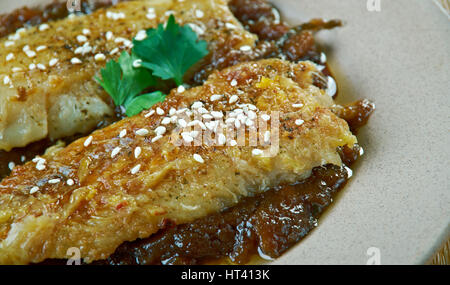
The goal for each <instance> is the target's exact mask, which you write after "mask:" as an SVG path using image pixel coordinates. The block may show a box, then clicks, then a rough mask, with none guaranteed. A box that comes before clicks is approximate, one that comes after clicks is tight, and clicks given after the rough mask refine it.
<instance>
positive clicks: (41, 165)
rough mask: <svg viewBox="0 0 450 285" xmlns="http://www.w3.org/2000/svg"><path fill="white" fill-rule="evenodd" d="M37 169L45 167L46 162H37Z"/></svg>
mask: <svg viewBox="0 0 450 285" xmlns="http://www.w3.org/2000/svg"><path fill="white" fill-rule="evenodd" d="M36 169H37V170H39V171H41V170H44V169H45V164H44V163H38V164H36Z"/></svg>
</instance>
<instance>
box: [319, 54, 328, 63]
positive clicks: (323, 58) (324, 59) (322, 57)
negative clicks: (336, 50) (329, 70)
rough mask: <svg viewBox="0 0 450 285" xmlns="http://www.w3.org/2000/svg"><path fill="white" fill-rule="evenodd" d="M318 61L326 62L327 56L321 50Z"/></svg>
mask: <svg viewBox="0 0 450 285" xmlns="http://www.w3.org/2000/svg"><path fill="white" fill-rule="evenodd" d="M320 62H321V63H325V62H327V56H326V54H324V53H323V52H322V53H321V54H320Z"/></svg>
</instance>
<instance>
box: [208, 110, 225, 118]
mask: <svg viewBox="0 0 450 285" xmlns="http://www.w3.org/2000/svg"><path fill="white" fill-rule="evenodd" d="M211 115H212V116H213V117H214V118H216V119H220V118H223V113H222V112H219V111H211Z"/></svg>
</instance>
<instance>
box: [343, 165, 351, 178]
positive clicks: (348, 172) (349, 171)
mask: <svg viewBox="0 0 450 285" xmlns="http://www.w3.org/2000/svg"><path fill="white" fill-rule="evenodd" d="M344 168H345V170H347V178H350V177H352V176H353V171H352V170H351V169H350V168H348V167H347V166H344Z"/></svg>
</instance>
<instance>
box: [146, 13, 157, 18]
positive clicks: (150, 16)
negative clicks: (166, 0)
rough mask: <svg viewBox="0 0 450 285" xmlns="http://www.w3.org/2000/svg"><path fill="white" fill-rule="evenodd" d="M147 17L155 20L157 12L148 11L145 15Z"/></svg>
mask: <svg viewBox="0 0 450 285" xmlns="http://www.w3.org/2000/svg"><path fill="white" fill-rule="evenodd" d="M145 17H147V19H149V20H153V19H155V18H156V14H155V13H147V15H145Z"/></svg>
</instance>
